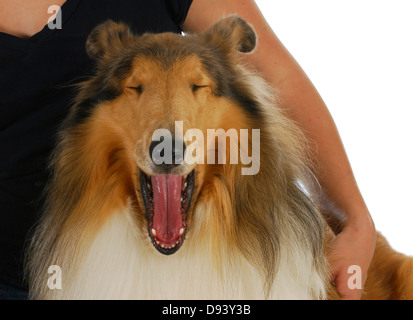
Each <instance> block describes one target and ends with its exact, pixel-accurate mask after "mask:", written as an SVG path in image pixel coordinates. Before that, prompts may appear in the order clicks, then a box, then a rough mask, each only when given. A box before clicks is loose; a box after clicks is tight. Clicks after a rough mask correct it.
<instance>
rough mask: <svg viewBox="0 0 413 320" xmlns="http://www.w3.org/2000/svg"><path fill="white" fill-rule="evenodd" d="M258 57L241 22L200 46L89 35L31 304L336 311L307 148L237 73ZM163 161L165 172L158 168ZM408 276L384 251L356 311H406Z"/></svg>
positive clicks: (406, 267)
mask: <svg viewBox="0 0 413 320" xmlns="http://www.w3.org/2000/svg"><path fill="white" fill-rule="evenodd" d="M255 46H256V34H255V32H254V30H253V29H252V27H251V26H250V25H249V24H248V23H247V22H245V21H244V20H242V19H241V18H239V17H237V16H229V17H226V18H223V19H221V20H220V21H218V22H217V23H216V24H215V25H214V26H212V27H211V28H210V29H208V30H207V31H205V32H204V33H202V34H187V35H178V34H172V33H164V34H144V35H140V36H137V35H134V34H132V33H131V31H130V29H129V28H128V26H126V25H124V24H122V23H115V22H111V21H108V22H106V23H104V24H102V25H100V26H98V27H96V28H95V29H94V30H93V32H92V33H91V34H90V35H89V37H88V40H87V43H86V48H87V52H88V54H89V55H90V56H91V57H92V58H94V59H95V60H96V61H97V71H96V74H95V76H94V77H93V78H91V79H90V80H87V81H85V82H83V83H81V84H80V85H79V93H78V95H77V98H76V100H75V103H74V105H73V107H72V109H71V111H70V114H69V116H68V118H67V119H66V121H65V122H64V124H63V127H62V130H61V132H60V136H59V143H58V145H57V147H56V150H55V153H54V155H53V161H52V163H51V166H52V168H53V172H54V176H53V178H52V181H51V182H50V185H49V187H48V189H47V200H46V205H45V210H44V214H43V215H42V217H41V219H40V222H39V225H38V226H37V228H36V230H35V232H34V234H33V240H32V242H31V245H30V248H29V252H28V259H27V270H28V271H27V274H28V278H29V286H30V296H31V298H33V299H332V298H338V295H337V293H336V291H335V289H334V286H333V284H332V283H331V277H330V268H329V262H328V260H327V258H326V257H327V250H328V244H329V242H330V241H331V239H332V238H333V237H334V233H333V232H332V229H331V228H330V227H329V226H328V224H327V223H326V219H325V218H324V216H323V214H322V213H321V211H320V210H319V209H318V206H317V203H316V201H314V200H312V198H311V197H310V194H311V193H312V192H310V191H309V190H310V189H309V187H306V186H311V185H314V183H313V182H312V181H313V174H312V170H311V169H310V168H311V167H312V166H311V164H310V161H308V159H309V158H310V157H309V153H308V149H309V148H308V145H307V143H306V141H305V139H304V136H303V134H302V133H301V132H300V130H299V129H298V128H297V127H296V126H295V125H294V123H293V122H292V121H290V120H289V119H288V118H287V117H286V116H285V115H284V114H283V112H282V111H281V109H280V108H278V107H277V99H276V98H274V97H275V96H276V95H275V94H274V92H272V91H271V89H270V88H269V86H268V85H267V84H266V83H265V81H263V80H262V79H261V78H260V77H259V76H257V75H255V74H254V73H253V72H252V71H250V70H249V69H248V68H247V67H246V66H244V65H243V64H242V63H241V58H240V56H241V55H240V54H239V52H242V53H249V52H251V51H252V50H253V49H254V48H255ZM177 124H179V125H178V126H177ZM190 129H196V133H198V135H195V134H193V132H195V131H194V130H193V131H190ZM159 130H164V131H167V132H170V133H171V134H170V135H171V136H173V138H170V139H168V138H167V136H168V135H167V134H165V135H163V136H162V137H161V136H159V135H158V137H157V138H156V137H155V136H156V135H155V132H159ZM211 130H212V131H214V130H215V133H217V132H218V131H219V130H221V131H219V132H221V135H220V134H216V135H215V136H213V137H212V138H211V139H207V138H206V137H209V135H210V134H211ZM184 132H192V134H186V133H185V134H184ZM222 132H223V134H222ZM230 132H231V133H237V134H238V137H239V140H235V139H234V140H233V139H232V137H233V135H230V134H229V133H230ZM199 136H203V138H204V139H201V138H200V137H199ZM222 136H223V139H221V138H222ZM162 138H163V139H162ZM228 138H230V139H228ZM228 140H230V141H229V143H227V142H228ZM161 144H164V146H163V147H164V148H160V145H161ZM223 144H224V145H226V146H227V148H226V149H220V147H222V145H223ZM167 145H172V146H173V148H169V149H172V152H171V154H170V158H172V160H173V161H172V162H168V161H166V160H165V159H163V160H165V161H158V160H162V158H167V153H168V152H167V151H168V148H166V146H167ZM194 145H196V147H194ZM160 149H164V150H160ZM219 150H221V151H219ZM223 150H224V151H223ZM169 151H171V150H169ZM155 155H157V157H155ZM186 155H193V156H194V158H196V160H197V161H192V162H191V161H186V159H187V157H186ZM242 155H244V160H245V159H249V162H248V161H241V160H242ZM195 156H196V157H195ZM237 156H239V157H237ZM240 158H241V160H240ZM237 159H238V161H236V160H237ZM253 167H255V168H253ZM249 169H250V171H248V170H249ZM51 266H57V267H58V268H59V270H60V273H59V277H60V280H61V286H59V287H58V288H56V287H51V286H50V285H49V284H50V283H49V282H50V281H49V280H50V277H51V276H52V275H51V274H49V273H48V270H49V271H50V269H49V268H50V267H51ZM412 267H413V263H412V260H411V259H410V258H408V257H405V256H404V255H402V254H399V253H396V252H394V251H393V250H392V249H391V248H390V247H389V246H388V244H387V243H386V241H385V240H384V238H382V237H381V236H380V235H379V237H378V245H377V250H376V254H375V257H374V259H373V263H372V267H371V270H370V273H369V277H368V280H367V284H366V286H365V294H364V298H367V299H376V298H383V299H386V298H387V299H396V298H412V297H413V280H412V274H413V271H412ZM54 275H55V274H54Z"/></svg>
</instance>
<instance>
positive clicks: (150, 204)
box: [140, 170, 195, 255]
mask: <svg viewBox="0 0 413 320" xmlns="http://www.w3.org/2000/svg"><path fill="white" fill-rule="evenodd" d="M140 183H141V190H142V197H143V201H144V204H145V210H146V217H147V219H148V232H149V236H150V238H151V240H152V243H153V245H154V246H155V248H156V249H157V250H158V251H159V252H160V253H163V254H166V255H169V254H173V253H175V252H176V251H177V250H178V249H179V248H180V247H181V245H182V243H183V241H184V238H185V233H186V228H187V224H186V218H187V213H188V210H189V207H190V205H191V199H192V193H193V190H194V185H195V171H194V170H193V171H192V172H191V173H189V174H188V175H187V176H178V175H168V174H165V175H154V176H150V177H149V176H148V175H146V174H145V173H144V172H142V171H141V173H140Z"/></svg>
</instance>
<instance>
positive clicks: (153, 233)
mask: <svg viewBox="0 0 413 320" xmlns="http://www.w3.org/2000/svg"><path fill="white" fill-rule="evenodd" d="M151 232H152V235H153V236H155V237H156V230H155V229H152V230H151Z"/></svg>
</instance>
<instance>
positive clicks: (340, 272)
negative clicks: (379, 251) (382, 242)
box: [328, 223, 376, 300]
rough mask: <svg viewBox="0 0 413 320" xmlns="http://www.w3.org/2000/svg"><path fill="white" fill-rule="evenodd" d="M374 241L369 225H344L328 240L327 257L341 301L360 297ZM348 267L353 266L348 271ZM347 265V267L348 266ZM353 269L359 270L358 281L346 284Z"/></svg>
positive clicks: (373, 233) (374, 233)
mask: <svg viewBox="0 0 413 320" xmlns="http://www.w3.org/2000/svg"><path fill="white" fill-rule="evenodd" d="M375 244H376V231H375V229H374V227H372V226H371V224H369V223H366V224H360V223H359V224H357V225H356V224H354V223H353V224H347V226H345V227H344V229H343V230H342V232H341V233H339V234H338V235H337V236H336V237H335V238H334V240H333V241H332V242H331V244H330V245H331V246H330V249H329V251H328V258H329V261H330V265H331V269H332V277H333V279H332V280H333V281H334V283H335V287H336V289H337V292H338V293H339V295H340V296H341V298H342V299H343V300H358V299H360V298H361V296H362V292H363V288H364V284H365V282H366V279H367V271H368V268H369V266H370V263H371V260H372V257H373V254H374V248H375ZM351 266H357V270H355V271H354V270H352V269H351V268H350V267H351ZM349 268H350V269H349ZM353 272H361V274H360V275H359V276H360V279H361V283H356V284H355V286H356V288H353V287H352V286H349V279H350V277H352V275H353V274H354V273H353Z"/></svg>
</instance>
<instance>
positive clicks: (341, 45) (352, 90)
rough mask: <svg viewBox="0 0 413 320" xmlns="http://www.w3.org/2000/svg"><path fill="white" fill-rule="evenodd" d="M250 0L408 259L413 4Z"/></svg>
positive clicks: (412, 190)
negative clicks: (309, 87)
mask: <svg viewBox="0 0 413 320" xmlns="http://www.w3.org/2000/svg"><path fill="white" fill-rule="evenodd" d="M256 2H257V4H258V5H259V7H260V9H261V11H262V12H263V14H264V16H265V17H266V19H267V21H268V22H269V23H270V25H271V27H272V28H273V30H274V31H275V33H276V34H277V36H278V37H279V38H280V39H281V41H282V42H283V44H284V45H285V46H286V47H287V49H288V50H289V51H290V52H291V54H292V55H293V56H294V57H295V59H296V60H297V61H298V62H299V64H300V65H301V66H302V68H303V69H304V71H305V72H306V73H307V75H308V76H309V77H310V79H311V80H312V82H313V83H314V85H315V86H316V88H317V89H318V91H319V92H320V94H321V96H322V97H323V99H324V101H325V102H326V104H327V106H328V108H329V110H330V112H331V113H332V115H333V118H334V120H335V122H336V125H337V127H338V129H339V132H340V135H341V138H342V140H343V142H344V145H345V148H346V151H347V155H348V157H349V159H350V162H351V165H352V168H353V171H354V173H355V176H356V179H357V182H358V184H359V187H360V189H361V191H362V194H363V196H364V199H365V200H366V202H367V205H368V207H369V209H370V212H371V214H372V216H373V219H374V221H375V224H376V228H377V230H379V231H381V232H382V233H383V234H384V235H385V236H386V237H387V239H388V240H389V242H390V244H391V245H392V246H393V247H394V248H395V249H397V250H398V251H401V252H403V253H406V254H409V255H413V229H412V227H413V205H412V200H413V185H412V183H413V169H412V168H413V1H412V0H257V1H256Z"/></svg>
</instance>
